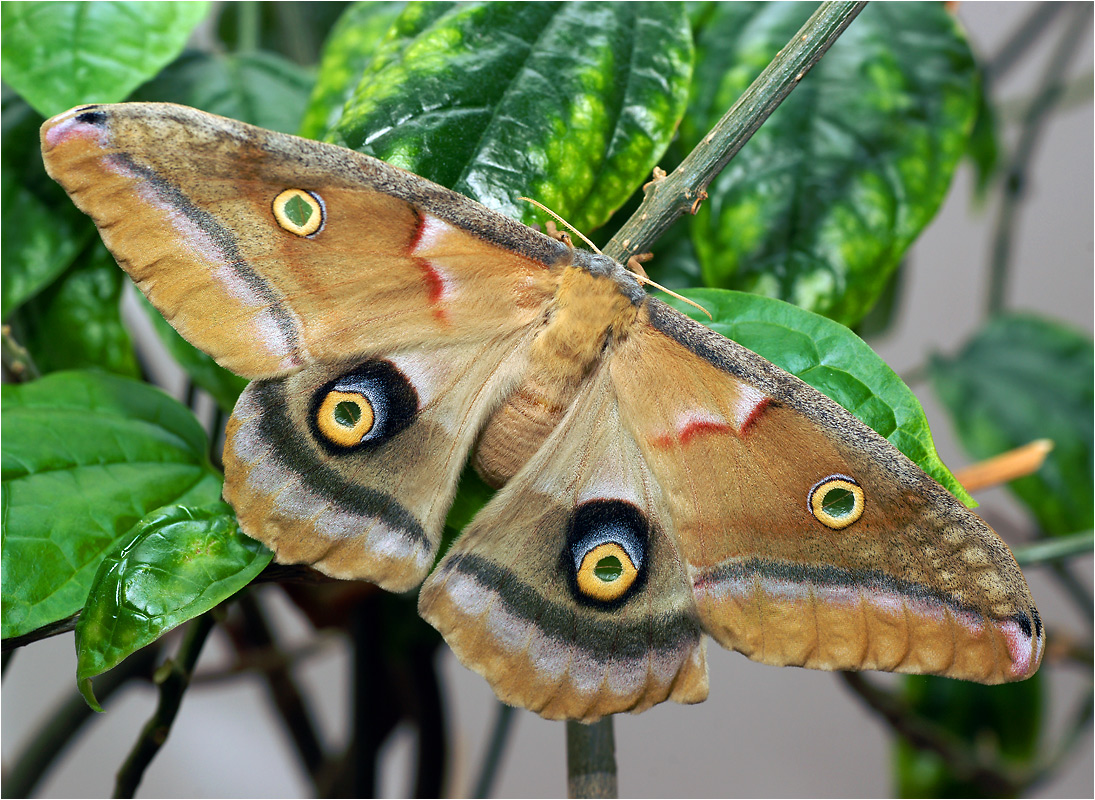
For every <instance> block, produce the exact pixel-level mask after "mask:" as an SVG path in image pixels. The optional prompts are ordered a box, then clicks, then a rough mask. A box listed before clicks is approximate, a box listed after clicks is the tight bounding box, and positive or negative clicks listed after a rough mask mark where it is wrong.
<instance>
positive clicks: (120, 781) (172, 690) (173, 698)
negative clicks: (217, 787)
mask: <svg viewBox="0 0 1095 800" xmlns="http://www.w3.org/2000/svg"><path fill="white" fill-rule="evenodd" d="M212 630H213V617H212V615H211V614H202V615H201V616H200V617H197V618H195V619H193V620H191V621H190V623H189V624H188V625H187V628H186V633H185V634H184V636H183V640H182V644H180V645H179V651H178V653H176V654H175V657H174V658H172V659H169V660H168V661H166V662H164V664H162V665H161V666H160V668H159V669H158V670H157V671H156V672H157V676H156V680H157V683H159V685H160V699H159V702H158V703H157V705H156V711H155V713H153V715H152V718H151V719H149V720H148V722H146V723H145V726H144V728H142V729H141V735H140V736H139V737H138V739H137V742H136V744H135V745H134V746H133V749H132V750H131V751H130V753H129V756H128V757H127V758H126V760H125V763H124V764H122V766H121V769H119V770H118V776H117V778H116V780H115V783H114V796H115V797H133V795H134V794H135V793H136V791H137V786H138V785H139V784H140V782H141V778H143V777H144V773H145V770H146V769H148V765H149V764H151V763H152V759H154V758H155V757H156V754H157V753H159V752H160V748H161V747H163V744H164V742H165V741H167V736H168V734H169V733H170V732H171V725H172V723H174V721H175V716H176V715H177V714H178V713H179V706H180V705H182V699H183V695H184V694H186V687H187V686H189V685H190V676H191V675H193V674H194V666H195V665H196V664H197V663H198V657H199V656H200V655H201V651H202V646H203V645H204V644H205V640H206V639H207V638H208V637H209V632H210V631H212Z"/></svg>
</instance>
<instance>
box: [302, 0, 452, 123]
mask: <svg viewBox="0 0 1095 800" xmlns="http://www.w3.org/2000/svg"><path fill="white" fill-rule="evenodd" d="M403 5H404V4H403V3H371V2H362V3H353V4H351V5H350V6H349V7H348V8H347V9H346V11H345V12H343V14H342V16H341V17H339V19H338V22H337V23H335V26H334V28H332V29H331V35H330V36H329V37H328V38H327V42H326V44H324V45H323V58H322V59H321V60H320V63H319V75H318V76H317V78H316V85H315V88H314V89H313V90H312V97H311V99H310V100H309V101H308V110H307V111H306V112H305V114H304V122H303V123H301V126H300V135H301V136H306V137H308V138H309V139H322V138H323V137H324V135H326V133H327V131H329V130H330V129H331V128H332V127H333V126H334V125H335V123H336V122H338V120H339V117H341V116H342V108H343V106H344V105H345V104H346V101H348V100H349V99H350V98H351V97H352V96H353V94H354V89H355V88H356V87H357V83H358V81H359V79H360V78H361V75H362V73H363V72H364V71H365V68H366V67H367V66H368V65H369V63H370V62H371V61H372V60H373V58H374V56H375V55H376V53H377V51H378V50H379V48H380V46H381V42H382V41H384V40H385V36H386V35H387V34H388V32H389V31H390V30H391V29H392V23H394V22H395V20H396V18H397V17H398V16H399V14H400V13H401V12H402V10H403ZM429 5H430V6H431V7H433V8H432V10H433V11H434V12H435V13H438V15H440V13H444V11H446V10H448V8H449V7H450V6H451V3H430V4H429ZM393 36H394V34H393Z"/></svg>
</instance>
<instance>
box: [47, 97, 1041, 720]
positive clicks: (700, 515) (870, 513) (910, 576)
mask: <svg viewBox="0 0 1095 800" xmlns="http://www.w3.org/2000/svg"><path fill="white" fill-rule="evenodd" d="M41 138H42V151H43V154H44V157H45V162H46V167H47V169H48V170H49V173H50V175H51V176H52V177H53V178H54V179H55V180H57V181H58V182H59V183H60V184H61V185H62V186H63V187H64V188H65V189H66V190H67V191H68V192H69V194H70V195H71V196H72V199H73V201H74V202H75V203H76V205H77V206H79V207H80V208H81V209H82V210H83V211H85V212H86V213H88V214H89V215H90V216H91V217H92V218H93V219H94V220H95V223H96V224H97V225H98V227H99V230H100V232H101V234H102V237H103V240H104V241H105V242H106V244H107V246H108V247H109V248H110V250H111V251H112V252H113V253H114V255H115V257H116V258H117V260H118V263H119V264H120V265H121V266H122V267H123V268H124V269H125V270H126V272H128V273H129V274H130V276H131V277H132V278H133V280H134V281H135V282H136V283H137V285H138V286H139V287H140V288H141V290H142V291H143V292H144V293H145V294H146V295H147V296H148V298H149V299H150V300H151V301H152V303H153V304H154V305H155V306H156V307H157V308H158V309H159V310H160V311H161V312H162V313H163V315H164V316H165V317H166V318H167V319H168V320H169V321H170V322H171V324H172V325H174V326H175V328H176V329H178V331H179V332H180V333H181V334H182V335H183V336H185V337H186V338H187V339H188V340H190V341H191V342H192V343H193V344H195V345H196V346H198V347H199V348H201V349H202V350H204V351H205V352H207V353H209V354H210V355H211V356H213V357H214V358H215V359H216V360H217V361H218V362H219V363H221V364H222V365H223V366H225V367H227V368H229V369H231V370H232V371H234V372H236V373H238V374H240V375H242V376H245V377H247V378H250V379H251V381H252V382H251V384H250V385H249V386H248V387H247V389H246V390H245V391H244V393H243V394H242V396H241V397H240V399H239V402H238V403H237V405H236V408H235V411H234V413H233V414H232V418H231V420H230V422H229V425H228V431H227V440H226V443H225V450H224V463H225V486H224V495H225V498H226V499H227V500H228V501H229V502H230V503H231V504H232V505H233V506H234V508H235V509H236V512H237V514H238V516H239V520H240V524H241V526H242V527H243V530H244V531H246V532H247V533H248V534H249V535H251V536H253V537H255V538H256V539H259V540H261V541H262V542H264V543H265V544H266V545H268V546H269V547H270V548H271V549H272V550H274V551H275V553H276V554H277V559H278V561H280V562H283V563H303V564H311V565H312V566H314V567H315V568H317V569H319V570H321V571H323V572H325V573H327V574H328V575H332V576H335V577H338V578H350V579H360V580H368V581H373V582H375V583H377V584H379V585H380V586H382V587H383V588H385V589H389V590H392V591H407V590H410V589H413V588H415V587H417V586H418V585H419V584H422V582H423V581H425V584H424V585H423V587H422V590H421V593H420V596H419V610H420V612H421V614H422V616H423V617H425V619H426V620H427V621H429V622H430V623H431V624H432V625H434V626H435V627H436V628H437V629H438V630H440V631H441V633H442V634H444V636H445V639H446V640H447V641H448V643H449V644H450V646H451V647H452V648H453V650H454V651H455V653H456V655H457V656H458V657H459V659H460V660H461V661H462V662H463V663H464V664H465V665H467V666H469V667H471V668H472V669H474V670H476V671H478V672H480V673H481V674H482V675H484V676H485V677H486V678H487V680H488V681H490V683H491V685H492V686H493V688H494V690H495V692H496V693H497V694H498V696H499V697H501V698H502V699H503V700H504V701H506V702H508V703H512V704H515V705H520V706H524V707H527V708H530V709H532V710H534V711H537V712H539V713H540V714H542V715H544V716H545V717H550V718H567V719H580V720H585V721H591V720H594V719H597V718H599V717H601V716H603V715H606V714H611V713H615V712H619V711H639V710H642V709H645V708H648V707H650V706H651V705H653V704H655V703H659V702H662V701H663V700H666V699H667V698H668V699H673V700H676V701H678V702H684V703H691V702H698V701H701V700H703V699H704V698H705V697H706V695H707V669H706V661H705V656H704V638H703V637H704V634H707V635H710V636H711V637H712V638H714V639H715V640H716V641H717V642H718V643H719V644H721V645H723V646H724V647H727V648H731V649H734V650H738V651H740V652H742V653H744V654H745V655H746V656H748V657H749V658H752V659H755V660H758V661H762V662H765V663H769V664H781V665H796V666H803V667H811V668H816V669H828V670H837V669H879V670H890V671H897V672H909V673H929V674H936V675H946V676H950V677H954V678H963V679H967V680H974V681H980V682H984V683H999V682H1003V681H1011V680H1017V679H1021V678H1025V677H1027V676H1029V675H1031V674H1032V673H1033V672H1034V671H1035V670H1036V669H1037V668H1038V664H1039V661H1040V659H1041V656H1042V651H1043V643H1044V633H1043V629H1042V624H1041V621H1040V619H1039V617H1038V612H1037V610H1036V609H1035V607H1034V603H1033V601H1032V600H1031V596H1030V592H1029V590H1028V589H1027V585H1026V582H1025V581H1024V579H1023V575H1022V573H1021V572H1020V570H1019V567H1018V566H1017V564H1016V563H1015V559H1014V558H1013V557H1012V555H1011V553H1010V552H1009V550H1008V548H1007V546H1006V545H1005V544H1004V543H1003V542H1002V541H1001V540H1000V539H999V538H998V537H997V536H996V534H995V533H994V532H993V531H992V529H991V528H989V527H988V526H986V525H985V524H984V523H983V522H982V521H981V520H980V519H979V518H978V517H977V516H975V515H974V514H972V513H971V512H970V511H968V510H967V509H966V508H965V507H964V506H962V505H961V504H960V503H959V502H958V501H957V500H956V499H955V498H954V497H953V496H951V495H950V494H949V493H948V492H947V491H946V490H945V489H943V488H942V487H941V486H940V485H939V484H937V483H936V482H935V481H934V480H932V479H931V478H929V477H928V476H927V475H926V474H924V473H923V472H922V471H921V470H920V469H919V468H918V467H917V466H915V465H914V464H913V463H912V462H911V461H909V460H908V459H907V458H906V457H905V456H904V455H902V454H901V453H900V452H898V451H897V450H896V449H895V448H894V447H893V446H891V445H890V444H889V443H888V442H887V441H885V440H884V439H883V438H882V437H880V436H879V435H877V434H876V433H874V432H873V431H872V430H870V429H869V428H867V427H866V426H865V425H863V424H862V423H861V422H859V421H858V420H857V419H856V418H855V417H854V416H853V415H852V414H850V413H849V412H847V411H845V410H844V409H843V408H841V407H840V406H839V405H837V404H836V403H834V402H833V401H831V400H829V399H828V398H826V397H824V396H822V395H821V394H819V393H818V392H816V391H815V390H813V389H811V388H810V387H808V386H807V385H806V384H804V383H802V382H801V381H800V380H798V379H797V378H795V377H792V376H791V375H788V374H787V373H785V372H783V371H781V370H779V369H777V368H776V367H774V366H773V365H771V364H770V363H768V362H767V361H765V360H764V359H762V358H760V357H759V356H757V355H755V354H754V353H752V352H750V351H748V350H746V349H744V348H742V347H741V346H739V345H737V344H735V343H734V342H732V341H730V340H727V339H725V338H723V337H721V336H719V335H718V334H715V333H713V332H711V331H709V330H708V329H706V328H704V327H702V326H701V325H699V324H697V323H695V322H693V321H692V320H690V319H688V318H687V317H685V316H683V315H682V314H680V313H678V312H677V311H675V310H673V309H671V308H670V307H668V306H667V305H665V304H664V303H662V302H660V301H659V300H657V299H654V298H652V297H649V296H647V295H646V293H645V292H644V291H643V290H642V289H641V287H640V286H639V284H638V283H637V282H636V280H635V279H634V277H633V276H632V275H631V274H630V273H629V272H628V271H626V270H625V269H624V268H623V267H621V266H620V265H619V264H617V263H616V262H614V261H612V260H610V259H608V258H606V257H604V256H601V255H595V254H591V253H588V252H584V251H578V250H575V249H573V248H571V247H569V246H567V245H566V244H564V243H562V242H560V241H557V240H555V239H553V238H550V237H547V236H544V235H542V234H540V233H538V232H536V231H533V230H532V229H530V228H527V227H525V226H523V225H521V224H519V223H517V222H514V221H512V220H509V219H507V218H505V217H502V216H500V215H498V214H496V213H494V212H492V211H489V210H488V209H486V208H484V207H482V206H480V205H479V204H477V203H475V202H473V201H471V200H469V199H467V198H465V197H463V196H460V195H458V194H455V193H454V192H451V191H449V190H447V189H443V188H441V187H439V186H436V185H434V184H432V183H430V182H429V181H426V180H425V179H423V178H420V177H417V176H415V175H412V174H410V173H407V172H404V171H402V170H399V169H397V168H394V167H391V166H389V165H387V164H384V163H383V162H380V161H377V160H375V159H372V158H368V157H366V156H363V155H359V154H358V153H355V152H351V151H349V150H345V149H342V148H339V147H335V146H333V145H328V144H322V143H319V142H314V141H308V140H304V139H299V138H296V137H293V136H287V135H283V134H278V133H271V132H269V131H265V130H261V129H258V128H255V127H251V126H249V125H245V124H242V123H239V122H234V121H231V120H227V119H223V118H220V117H215V116H211V115H208V114H205V113H202V112H199V111H196V110H193V109H190V108H184V107H180V106H174V105H161V104H125V105H114V106H96V105H91V106H83V107H79V108H75V109H73V110H71V111H69V112H66V113H64V114H61V115H59V116H57V117H54V118H53V119H51V120H49V121H48V122H46V123H45V125H44V126H43V127H42V134H41ZM469 457H470V458H471V459H472V462H473V463H474V464H475V466H476V468H477V469H478V470H479V472H480V474H482V475H483V476H484V477H485V478H486V479H487V481H488V482H490V483H492V484H493V485H496V486H501V487H502V488H501V490H500V491H498V492H497V494H496V495H495V496H494V497H493V499H492V500H491V501H490V502H489V504H488V505H487V506H486V507H484V508H483V510H482V511H481V512H480V513H479V514H478V515H477V516H476V517H475V519H474V520H473V521H472V522H471V523H470V525H469V526H468V528H467V529H466V530H465V531H464V532H463V534H462V535H461V536H460V538H459V539H458V540H457V541H456V543H455V544H454V545H453V546H452V548H451V549H450V550H449V552H448V553H447V554H446V555H445V557H444V558H443V559H441V561H440V563H439V564H437V565H436V567H435V566H434V562H435V559H436V556H437V552H438V546H439V542H440V537H441V530H442V526H443V523H444V520H445V516H446V513H447V511H448V508H449V505H450V503H451V501H452V498H453V494H454V492H455V489H456V484H457V480H458V478H459V475H460V473H461V470H462V469H463V467H464V465H465V464H466V463H467V461H468V459H469ZM431 570H432V571H431Z"/></svg>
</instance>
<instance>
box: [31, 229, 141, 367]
mask: <svg viewBox="0 0 1095 800" xmlns="http://www.w3.org/2000/svg"><path fill="white" fill-rule="evenodd" d="M125 282H126V280H125V274H124V273H123V272H122V271H121V270H120V269H118V265H117V264H116V263H115V261H114V257H113V256H111V255H110V253H109V252H108V251H107V249H106V248H105V247H104V246H103V245H102V244H101V243H99V244H96V246H95V247H94V248H92V249H91V251H90V252H89V253H88V255H87V256H86V257H85V258H83V259H82V261H81V262H80V263H78V264H77V265H75V266H74V267H73V268H72V269H70V270H69V271H68V272H66V273H65V274H64V276H63V277H62V278H61V279H60V280H58V281H56V282H54V283H53V284H52V285H51V286H50V287H49V288H48V289H46V291H44V292H42V293H41V294H40V295H38V296H37V297H35V298H34V299H32V300H31V301H30V302H29V303H27V304H26V305H24V306H23V307H22V308H20V309H19V311H18V312H17V313H16V315H15V318H14V321H13V328H14V330H15V334H16V339H17V340H18V341H19V342H20V344H22V345H23V346H25V347H26V348H27V350H29V351H30V353H31V355H32V357H33V358H34V362H35V364H36V365H37V366H38V369H39V371H41V372H42V373H46V372H57V371H60V370H65V369H86V368H94V367H99V368H102V369H105V370H109V371H110V372H115V373H117V374H119V375H126V376H128V377H131V378H138V377H140V368H139V366H138V365H137V355H136V353H135V352H134V350H133V341H132V340H131V339H130V336H129V331H128V330H127V329H126V327H125V325H124V324H123V323H122V314H121V308H120V303H121V299H122V287H123V285H124V284H125Z"/></svg>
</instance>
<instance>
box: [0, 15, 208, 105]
mask: <svg viewBox="0 0 1095 800" xmlns="http://www.w3.org/2000/svg"><path fill="white" fill-rule="evenodd" d="M208 10H209V4H208V3H204V2H195V3H163V2H143V3H132V2H130V3H120V2H98V3H81V2H56V3H52V2H50V3H46V2H20V3H12V2H5V3H3V21H2V23H0V24H2V30H3V39H4V47H3V57H2V59H0V62H2V66H3V72H4V81H5V82H6V83H8V84H9V85H10V86H11V87H12V88H14V89H15V90H16V91H17V92H19V94H21V95H23V97H25V98H26V99H27V101H28V102H29V103H30V104H31V105H32V106H34V107H35V108H36V109H37V110H38V111H39V112H40V113H41V114H43V115H45V116H47V117H48V116H52V115H54V114H58V113H60V112H62V111H64V110H65V109H67V108H70V107H71V106H75V105H79V104H81V103H117V102H119V101H121V100H124V99H125V98H126V96H127V95H129V93H130V92H132V91H133V90H134V89H136V88H137V87H138V86H140V85H141V84H142V83H144V82H145V81H147V80H148V79H149V78H151V77H152V76H153V75H155V74H156V73H157V72H159V71H160V70H161V69H163V67H164V66H166V65H167V64H168V63H169V62H170V61H171V60H172V59H173V58H175V56H177V55H178V54H179V53H180V52H181V51H182V48H183V45H184V44H186V40H187V39H188V38H189V36H190V32H191V31H192V30H193V29H194V28H195V26H197V24H198V23H199V22H201V21H202V18H204V17H205V14H206V12H207V11H208Z"/></svg>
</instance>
